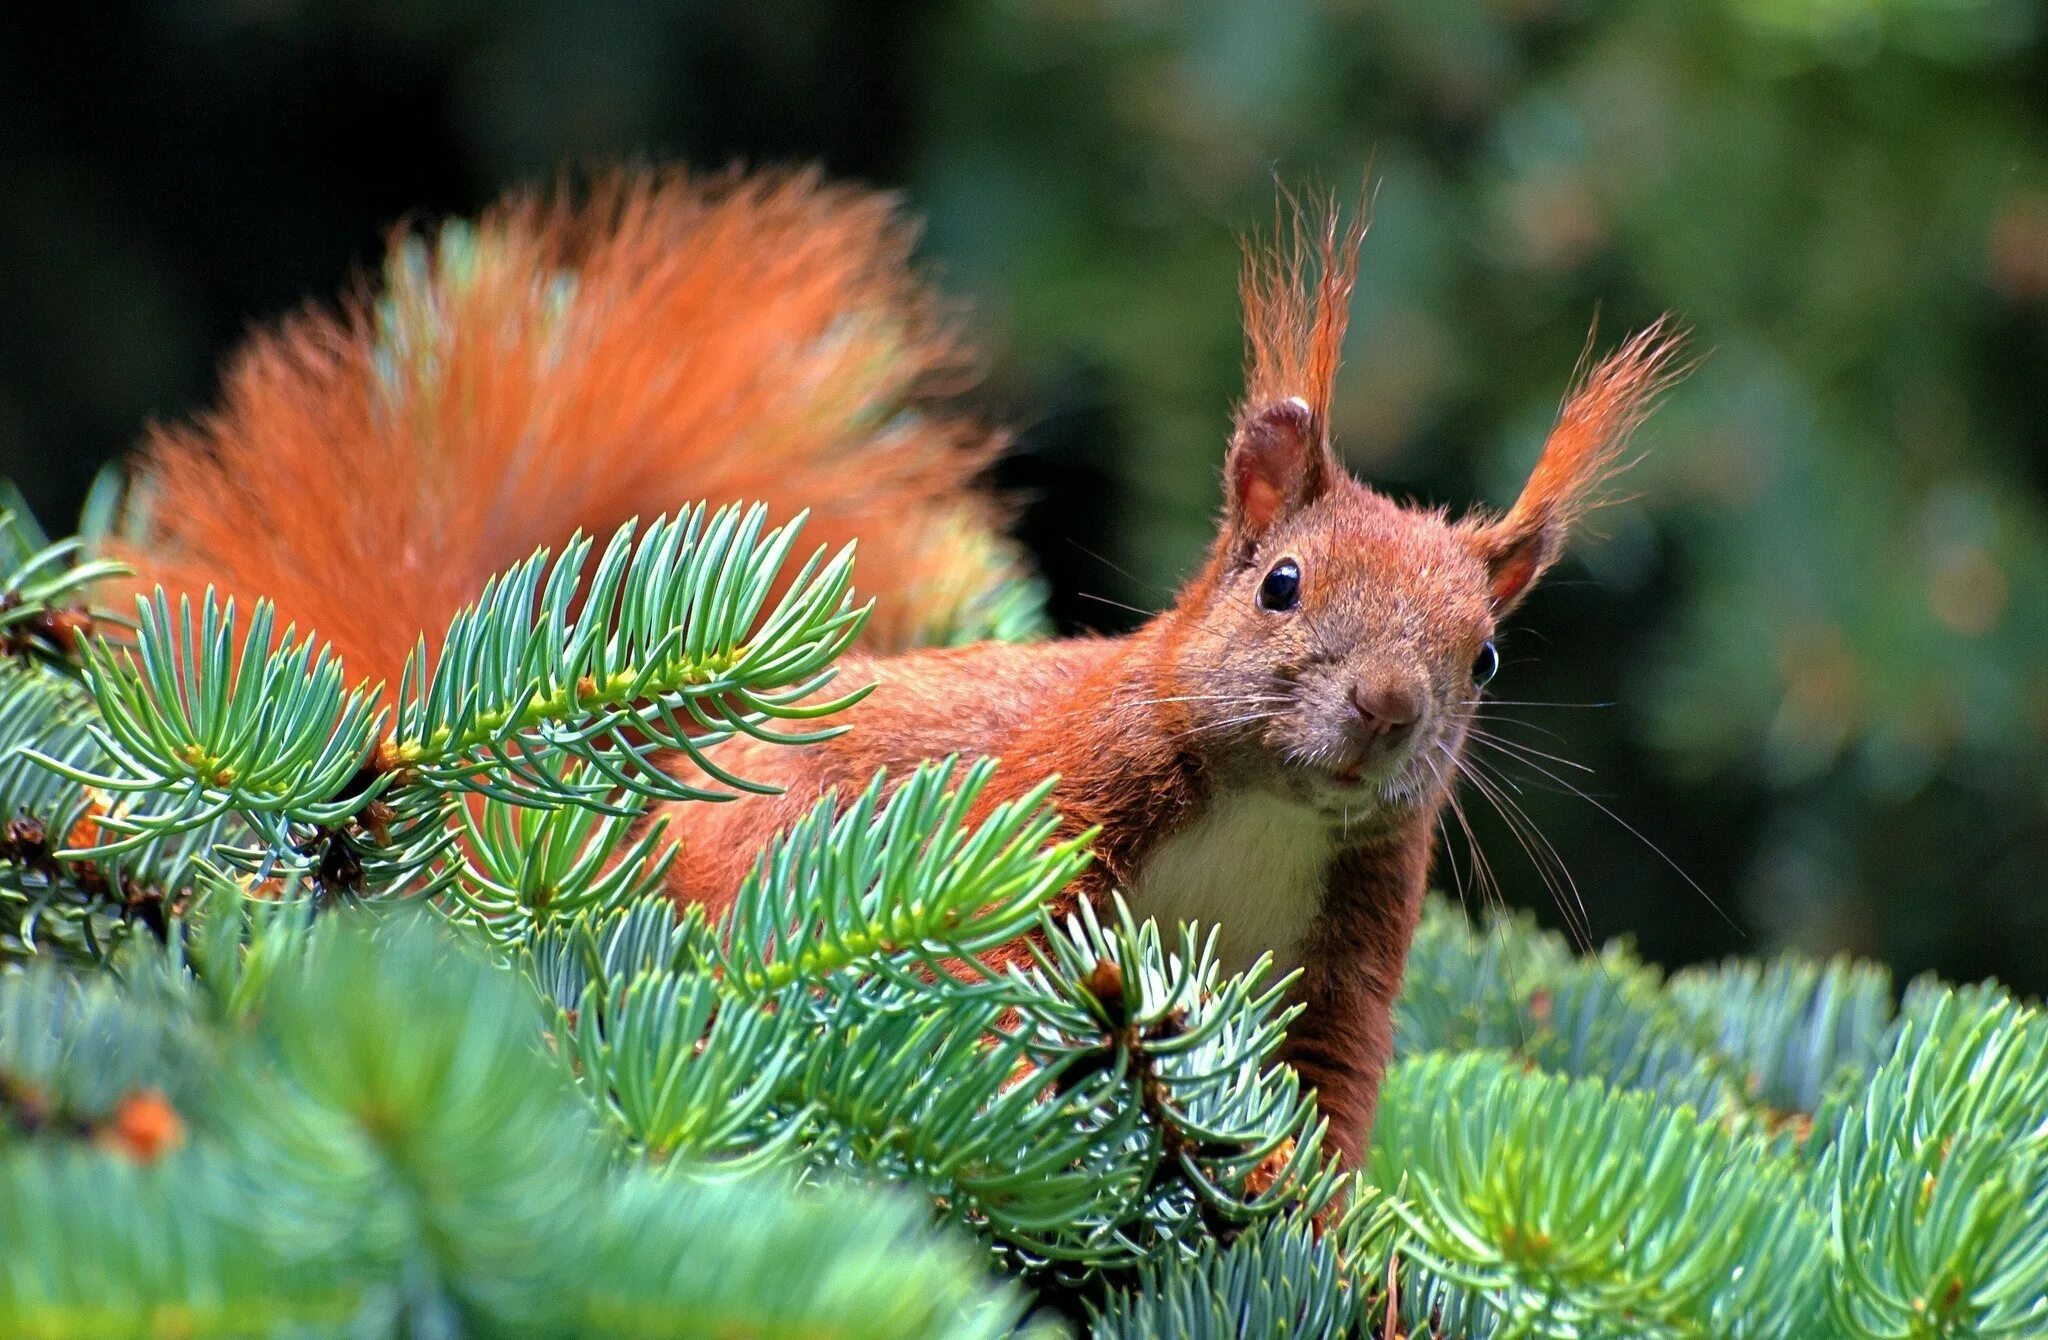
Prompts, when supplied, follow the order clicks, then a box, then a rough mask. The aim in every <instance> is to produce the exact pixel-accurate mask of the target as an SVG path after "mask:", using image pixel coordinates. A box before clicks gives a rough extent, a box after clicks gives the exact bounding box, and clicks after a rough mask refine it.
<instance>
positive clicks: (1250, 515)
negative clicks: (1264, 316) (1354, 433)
mask: <svg viewBox="0 0 2048 1340" xmlns="http://www.w3.org/2000/svg"><path fill="white" fill-rule="evenodd" d="M1335 469H1336V462H1335V460H1334V458H1333V457H1332V456H1331V454H1330V449H1329V447H1328V446H1327V445H1325V444H1324V442H1323V435H1322V426H1321V425H1320V424H1319V423H1318V422H1317V421H1316V416H1315V411H1313V410H1312V409H1310V408H1309V404H1308V402H1307V401H1306V400H1303V399H1301V398H1300V397H1298V396H1291V397H1289V398H1287V399H1285V400H1276V401H1273V402H1271V403H1270V404H1266V405H1261V406H1259V407H1257V408H1255V409H1254V408H1247V409H1246V411H1245V412H1244V413H1243V414H1241V415H1239V417H1238V423H1237V431H1236V432H1234V433H1232V434H1231V438H1230V454H1229V455H1228V456H1226V457H1225V458H1224V463H1223V477H1224V480H1223V489H1224V513H1225V516H1224V528H1225V531H1226V533H1227V534H1228V535H1229V536H1230V537H1231V540H1232V542H1233V547H1234V548H1235V549H1236V550H1237V551H1238V552H1239V553H1240V554H1244V553H1249V552H1250V550H1251V549H1252V547H1253V546H1254V545H1256V544H1257V543H1258V542H1259V540H1260V538H1261V537H1262V536H1264V535H1265V533H1266V532H1267V531H1268V530H1270V529H1272V527H1273V523H1274V522H1276V521H1278V520H1279V519H1280V518H1281V517H1283V516H1286V515H1287V514H1289V513H1290V512H1293V511H1295V510H1297V509H1299V508H1302V507H1306V506H1307V505H1308V504H1309V503H1312V502H1314V501H1315V500H1316V499H1317V498H1320V497H1321V496H1323V494H1324V493H1326V492H1327V491H1328V490H1329V487H1330V481H1331V480H1332V479H1333V478H1334V477H1335V475H1334V472H1335Z"/></svg>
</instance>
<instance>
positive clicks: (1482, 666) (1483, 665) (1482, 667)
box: [1472, 638, 1500, 689]
mask: <svg viewBox="0 0 2048 1340" xmlns="http://www.w3.org/2000/svg"><path fill="white" fill-rule="evenodd" d="M1499 670H1500V648H1498V647H1496V646H1494V645H1493V639H1492V638H1488V639H1486V641H1484V642H1482V643H1480V644H1479V655H1478V656H1477V657H1476V658H1474V660H1473V662H1472V687H1473V688H1475V689H1476V688H1483V687H1485V685H1486V682H1487V681H1488V680H1490V679H1492V678H1493V677H1494V675H1495V674H1496V673H1497V672H1498V671H1499Z"/></svg>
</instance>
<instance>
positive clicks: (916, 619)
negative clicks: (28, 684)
mask: <svg viewBox="0 0 2048 1340" xmlns="http://www.w3.org/2000/svg"><path fill="white" fill-rule="evenodd" d="M911 240H912V237H911V230H910V229H909V228H908V227H907V226H906V225H905V224H904V223H903V222H902V221H901V220H900V218H899V217H898V216H897V214H896V213H895V211H894V209H893V207H892V205H891V203H890V202H889V201H888V200H887V199H886V198H884V197H881V196H877V195H874V194H869V193H865V192H860V191H856V190H850V189H845V188H840V187H828V186H825V185H823V184H821V183H820V182H819V181H818V179H817V178H816V177H815V176H814V175H812V174H809V173H792V174H778V175H763V176H739V175H730V174H729V175H726V176H722V177H717V178H712V179H707V180H696V179H692V178H689V177H686V176H684V175H683V174H681V173H673V172H639V173H622V174H620V175H617V176H614V177H611V178H609V179H607V180H605V181H603V182H601V183H599V184H598V185H596V186H595V187H593V188H591V189H590V190H589V191H588V192H586V193H584V194H583V195H582V196H581V197H580V198H578V199H576V200H573V201H569V200H561V199H556V200H544V199H541V198H538V197H534V196H518V197H514V198H512V199H509V200H507V201H505V202H503V203H501V204H500V205H498V206H497V207H496V208H495V209H493V210H492V211H490V212H489V213H487V214H486V215H485V216H484V217H483V218H482V219H481V220H479V221H478V222H476V223H474V224H465V223H451V224H448V225H446V226H444V227H442V228H441V229H439V231H438V232H436V233H433V234H430V235H420V234H417V233H413V232H409V231H406V230H401V231H400V232H399V234H398V235H397V236H396V237H395V238H394V240H393V242H392V246H391V249H390V252H389V255H388V257H387V259H386V262H385V265H384V270H383V275H382V282H381V284H379V285H376V286H374V287H371V288H368V289H367V290H366V291H363V292H360V293H359V294H358V295H357V296H355V297H354V298H353V299H352V300H350V301H347V302H345V303H344V304H343V305H342V306H341V307H340V309H339V310H333V311H329V310H309V311H306V312H303V313H301V314H299V315H297V316H294V317H292V318H291V319H289V320H288V321H286V322H284V323H283V324H282V326H281V327H279V328H278V329H275V330H272V331H268V332H265V333H261V334H258V335H257V336H255V337H254V338H253V339H252V340H251V341H250V342H249V343H248V345H247V346H246V347H245V348H244V349H243V350H242V352H241V353H240V354H239V356H238V357H237V358H236V359H235V360H234V362H233V363H232V365H231V367H230V369H229V372H228V375H227V377H226V383H225V388H224V393H223V397H222V401H221V404H220V407H219V408H218V410H216V411H215V412H213V413H211V414H209V415H207V416H205V417H203V418H201V419H200V420H198V421H197V422H196V423H194V424H192V425H189V426H182V427H169V428H157V429H154V430H153V431H152V432H151V434H150V437H149V440H148V443H147V446H146V449H145V455H144V457H143V460H142V462H141V465H140V468H139V471H138V474H137V478H136V480H135V484H136V487H135V489H134V490H133V491H132V493H131V497H132V498H133V500H134V501H133V504H132V506H131V512H130V515H129V517H128V518H127V522H126V527H125V529H126V531H127V533H128V535H129V536H130V539H129V540H128V541H127V542H126V544H125V545H124V546H123V549H122V554H123V556H124V557H126V558H128V559H129V560H130V561H131V562H132V563H134V565H135V566H136V567H137V569H138V572H139V574H140V579H141V582H142V583H143V584H144V585H145V587H146V586H151V585H156V584H161V585H163V586H164V587H165V588H166V589H167V590H168V591H170V592H172V593H173V594H177V593H180V592H194V593H196V592H198V591H200V590H203V589H204V588H205V587H207V586H213V587H215V588H218V589H219V590H220V591H222V592H223V593H225V594H229V595H233V596H236V597H237V598H239V599H240V601H241V602H242V603H243V604H244V606H245V607H246V605H247V603H248V602H249V601H250V600H252V599H254V598H256V597H265V598H268V599H270V600H272V601H274V602H275V603H276V605H277V607H278V612H279V614H280V616H281V618H280V622H287V621H289V622H294V623H296V624H297V625H298V626H299V627H300V628H301V629H302V630H303V629H308V628H310V629H313V630H316V631H317V632H318V634H319V635H320V636H321V637H322V638H324V639H325V640H327V641H329V642H331V643H332V644H333V645H334V648H335V650H336V652H337V653H338V654H339V655H340V657H341V660H342V664H343V666H344V667H346V669H347V671H348V673H349V676H350V678H351V679H352V680H358V681H363V680H367V681H380V680H381V681H383V682H384V683H385V684H386V685H387V686H395V685H396V684H397V682H398V677H399V673H400V671H401V669H402V667H403V665H404V663H405V659H406V656H407V654H408V653H409V652H410V651H411V650H412V647H413V644H414V642H415V640H416V639H417V638H418V637H419V636H420V635H421V634H422V633H424V634H426V635H427V636H428V638H429V641H430V643H431V640H432V638H433V637H434V636H435V635H436V634H437V633H438V632H439V630H441V629H442V628H443V627H445V626H446V624H447V622H448V620H449V618H450V617H451V616H452V615H453V614H454V613H455V612H456V611H457V610H458V609H459V608H460V607H461V606H462V605H464V604H466V603H467V602H469V601H470V600H472V599H474V598H475V597H476V596H477V595H478V594H480V592H481V590H482V587H483V585H484V582H485V580H486V579H487V578H488V577H490V576H491V575H492V574H494V573H496V572H498V571H500V570H502V569H504V568H506V567H509V566H511V565H512V564H513V563H516V562H517V561H519V560H520V559H522V558H525V557H526V556H527V555H528V554H530V553H531V552H532V551H533V550H535V549H537V548H539V547H541V546H543V545H547V546H551V547H555V548H556V549H557V550H559V546H560V545H561V544H562V543H563V542H564V541H565V540H567V539H568V538H569V536H570V535H571V533H572V532H575V531H577V530H582V531H584V532H586V533H589V534H593V535H595V536H597V537H599V538H600V539H601V538H602V537H604V536H606V535H608V534H609V533H610V532H611V531H612V530H614V529H615V528H616V527H617V526H619V525H620V524H622V523H623V522H625V521H626V520H627V519H629V518H631V517H634V516H641V517H652V516H654V515H655V514H657V513H661V512H673V511H674V510H676V509H677V508H679V507H682V506H685V505H687V504H691V503H694V502H697V501H699V500H709V501H710V502H712V503H713V504H719V503H725V502H733V501H748V502H762V503H766V504H767V505H768V506H769V509H770V512H771V514H772V515H773V516H775V517H777V518H783V519H786V518H787V517H789V516H790V515H792V514H793V513H795V512H796V511H797V510H798V509H799V508H804V507H808V508H810V509H811V519H810V521H809V523H808V524H807V525H806V527H805V533H804V544H805V546H806V548H809V547H813V546H818V545H829V546H832V547H834V548H836V547H838V546H839V545H841V544H843V543H845V542H846V541H848V540H850V539H852V538H854V537H855V536H856V535H858V537H859V539H860V557H859V560H858V562H857V564H856V569H855V575H856V579H857V580H858V581H859V583H860V585H861V587H862V588H863V590H865V591H866V592H868V593H869V594H872V595H874V596H875V597H876V598H877V604H876V610H875V615H874V618H873V620H872V621H871V622H870V624H869V628H868V634H867V637H868V642H869V645H871V646H877V647H885V648H886V647H894V646H903V645H909V644H913V643H916V642H918V641H922V640H927V639H929V638H930V637H932V636H934V635H937V634H938V633H941V632H943V631H944V630H946V629H948V628H950V627H953V626H954V625H955V623H956V622H957V620H958V619H959V618H960V616H961V613H962V609H963V606H964V605H965V604H967V603H968V602H970V601H973V600H975V599H977V598H979V597H981V596H982V595H983V594H984V593H986V592H988V591H990V590H993V589H996V588H997V587H999V586H1003V585H1005V584H1007V583H1011V582H1014V581H1017V580H1020V579H1023V578H1024V577H1025V568H1024V564H1023V561H1022V559H1021V556H1020V553H1019V551H1018V550H1017V549H1016V548H1015V547H1014V546H1013V545H1012V544H1011V543H1010V542H1009V541H1008V540H1006V539H1005V538H1003V534H1002V523H1003V520H1004V518H1003V517H1002V516H1001V515H1000V509H999V508H998V507H997V506H996V505H995V503H994V501H993V500H992V498H991V497H990V496H989V495H988V494H987V493H986V492H984V491H982V490H981V489H980V488H979V487H978V486H977V485H976V483H975V480H976V477H977V475H978V474H979V473H980V472H981V470H982V468H983V467H984V466H985V465H986V464H987V463H988V461H989V460H990V458H991V457H992V456H993V455H994V454H995V452H996V451H997V450H998V449H999V447H1000V445H1001V444H1000V439H999V438H998V437H997V435H996V434H994V433H993V432H991V431H990V430H989V429H988V428H986V427H984V426H982V425H981V424H979V423H977V422H975V421H973V420H972V419H970V418H968V417H966V416H964V415H963V414H962V413H960V412H959V411H957V410H956V409H954V408H952V407H951V406H950V405H949V403H948V398H949V397H950V396H952V395H953V394H955V393H957V392H958V390H960V389H961V388H962V387H963V386H964V385H965V384H966V383H967V381H968V380H969V377H968V375H967V374H968V372H969V369H968V366H967V359H966V358H965V356H964V354H965V351H964V350H963V348H962V346H961V345H960V344H959V342H958V341H957V339H956V338H955V336H954V334H953V332H952V331H951V329H950V328H949V327H948V325H947V323H946V322H945V320H944V319H943V315H942V313H941V312H940V311H939V309H938V307H937V305H936V303H935V300H934V299H933V297H932V295H931V294H930V293H929V291H928V290H926V289H925V288H924V287H923V286H922V285H920V284H919V283H918V282H917V280H916V279H915V277H914V276H913V274H912V273H911V269H910V265H909V257H910V249H911Z"/></svg>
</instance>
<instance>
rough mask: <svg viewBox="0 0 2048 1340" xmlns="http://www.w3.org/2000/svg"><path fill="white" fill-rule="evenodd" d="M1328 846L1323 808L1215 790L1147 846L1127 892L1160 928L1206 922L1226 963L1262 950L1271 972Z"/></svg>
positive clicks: (1290, 957) (1312, 893)
mask: <svg viewBox="0 0 2048 1340" xmlns="http://www.w3.org/2000/svg"><path fill="white" fill-rule="evenodd" d="M1335 853H1336V842H1335V835H1334V833H1333V832H1332V829H1331V825H1330V820H1329V817H1328V816H1327V815H1326V814H1323V813H1321V812H1319V811H1318V810H1316V809H1315V808H1313V807H1311V806H1307V805H1302V804H1299V803H1296V802H1292V801H1289V800H1285V799H1282V798H1281V797H1279V796H1275V795H1272V794H1270V793H1266V792H1257V791H1254V792H1243V793H1239V794H1235V795H1223V796H1217V797H1214V798H1212V799H1211V800H1210V801H1209V802H1208V804H1206V805H1205V806H1204V807H1203V809H1202V811H1201V813H1199V814H1198V815H1196V816H1195V817H1194V819H1192V820H1191V821H1190V822H1188V823H1187V824H1185V825H1184V826H1182V827H1181V828H1179V829H1177V830H1176V831H1175V832H1174V833H1173V834H1171V835H1170V836H1168V837H1167V838H1165V839H1164V840H1163V841H1161V842H1160V843H1159V845H1158V846H1157V847H1155V848H1153V850H1152V852H1151V854H1150V855H1149V856H1148V857H1147V858H1146V859H1145V861H1144V863H1143V864H1142V865H1141V866H1140V867H1139V870H1138V873H1137V877H1136V878H1135V879H1133V880H1132V881H1131V887H1130V888H1129V889H1128V890H1127V891H1126V897H1127V898H1128V899H1129V900H1130V904H1131V910H1132V912H1133V913H1135V914H1136V915H1137V916H1139V917H1140V918H1146V917H1149V918H1152V919H1153V920H1155V921H1157V922H1158V923H1159V924H1160V926H1161V927H1162V928H1165V927H1171V926H1174V925H1176V924H1177V923H1179V922H1182V921H1196V922H1200V923H1201V925H1202V927H1203V928H1204V930H1205V931H1207V930H1209V929H1212V928H1213V929H1214V930H1215V932H1216V954H1217V958H1218V959H1219V960H1220V962H1221V965H1222V967H1223V970H1224V971H1225V972H1226V973H1235V972H1239V971H1242V970H1243V969H1244V968H1245V967H1247V966H1249V965H1250V963H1251V962H1252V960H1254V959H1256V958H1257V957H1258V956H1259V955H1260V954H1262V953H1266V952H1268V951H1271V953H1272V955H1273V961H1274V967H1275V970H1276V972H1278V973H1285V972H1290V971H1292V970H1293V969H1294V968H1296V967H1298V966H1300V963H1301V946H1302V942H1303V940H1304V938H1305V937H1306V936H1307V934H1308V930H1309V927H1310V925H1311V924H1312V923H1313V922H1314V920H1315V916H1316V913H1317V911H1318V909H1319V908H1320V907H1321V906H1322V899H1323V882H1324V877H1325V873H1326V871H1327V870H1328V867H1329V864H1330V861H1331V858H1332V857H1333V856H1334V855H1335Z"/></svg>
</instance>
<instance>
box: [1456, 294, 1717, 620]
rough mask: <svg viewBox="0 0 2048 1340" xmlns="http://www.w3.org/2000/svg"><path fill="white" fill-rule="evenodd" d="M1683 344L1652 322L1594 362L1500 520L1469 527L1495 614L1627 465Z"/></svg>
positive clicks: (1554, 555)
mask: <svg viewBox="0 0 2048 1340" xmlns="http://www.w3.org/2000/svg"><path fill="white" fill-rule="evenodd" d="M1683 343H1684V336H1683V334H1681V333H1680V332H1678V331H1677V330H1675V329H1673V328H1672V326H1671V324H1670V322H1669V321H1668V320H1666V319H1663V318H1660V319H1659V320H1657V321H1656V322H1654V323H1652V324H1651V325H1650V326H1648V327H1646V328H1645V329H1643V330H1641V331H1639V332H1637V333H1636V334H1635V335H1634V336H1632V337H1631V338H1630V339H1629V340H1628V342H1627V343H1625V344H1623V345H1622V346H1621V348H1619V349H1617V350H1615V351H1614V352H1613V353H1612V354H1609V355H1608V356H1607V357H1606V358H1604V359H1602V360H1601V361H1600V363H1599V364H1598V365H1596V366H1595V367H1594V368H1593V370H1592V371H1591V372H1589V373H1587V374H1586V375H1585V376H1584V377H1582V378H1581V379H1580V380H1579V383H1578V385H1577V387H1576V388H1575V389H1574V390H1573V391H1572V393H1571V395H1570V396H1568V397H1567V398H1566V400H1565V404H1564V411H1563V412H1562V413H1561V414H1559V415H1558V419H1557V426H1556V427H1555V428H1553V429H1551V430H1550V436H1549V437H1548V438H1546V439H1545V440H1544V443H1543V455H1542V456H1541V457H1540V458H1539V459H1538V460H1537V462H1536V468H1535V470H1533V471H1532V472H1531V473H1530V475H1529V482H1528V483H1527V484H1525V485H1523V487H1522V496H1521V497H1519V498H1517V499H1516V500H1515V505H1514V506H1513V507H1511V508H1510V509H1508V514H1507V515H1506V516H1504V517H1500V518H1499V519H1497V520H1494V521H1488V522H1483V523H1478V524H1475V525H1473V526H1471V527H1470V529H1469V531H1468V534H1469V536H1470V539H1471V543H1472V548H1473V551H1474V552H1475V553H1476V554H1477V555H1478V556H1479V559H1480V561H1481V562H1483V563H1484V564H1486V567H1487V571H1488V572H1489V573H1490V574H1491V575H1492V587H1493V605H1494V612H1495V613H1496V614H1497V615H1498V614H1505V613H1507V612H1508V611H1509V610H1511V609H1513V608H1514V607H1515V606H1516V605H1518V604H1520V603H1521V600H1522V597H1523V596H1525V595H1527V594H1528V591H1529V588H1530V587H1531V586H1533V585H1535V583H1536V579H1537V578H1538V577H1540V576H1542V575H1543V571H1544V569H1546V568H1548V567H1549V566H1550V565H1551V564H1552V563H1555V562H1556V561H1557V559H1558V556H1559V555H1560V554H1562V553H1563V552H1564V544H1565V538H1566V536H1567V535H1568V534H1569V533H1570V531H1571V528H1572V526H1573V525H1574V524H1575V523H1576V522H1577V521H1578V519H1579V517H1580V516H1582V515H1584V514H1585V513H1586V512H1587V511H1588V510H1590V509H1591V508H1593V507H1595V506H1597V505H1598V504H1599V501H1600V500H1599V497H1598V495H1599V491H1600V487H1601V486H1602V485H1603V484H1605V483H1606V482H1607V481H1608V480H1610V479H1612V478H1614V477H1615V476H1616V475H1618V474H1620V473H1621V472H1622V471H1623V470H1625V469H1627V468H1628V466H1629V465H1630V464H1631V463H1632V462H1630V461H1627V460H1625V459H1623V456H1624V453H1625V452H1626V451H1627V448H1628V439H1629V434H1630V433H1632V432H1634V431H1635V429H1636V427H1637V425H1639V424H1641V423H1642V421H1643V420H1644V419H1645V418H1646V417H1648V415H1649V412H1650V409H1651V407H1652V406H1653V405H1654V404H1655V402H1656V399H1657V396H1658V395H1659V394H1660V393H1662V392H1663V391H1664V390H1665V389H1666V388H1668V387H1669V386H1670V385H1671V384H1672V383H1673V382H1675V381H1677V380H1678V378H1679V377H1681V376H1683V375H1684V374H1685V371H1686V369H1685V368H1683V367H1679V366H1678V365H1677V362H1676V360H1677V355H1678V351H1679V349H1680V347H1681V346H1682V345H1683Z"/></svg>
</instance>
